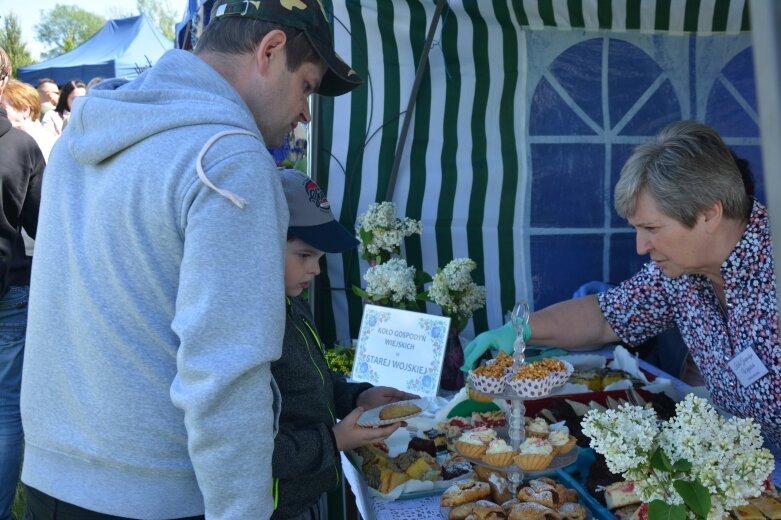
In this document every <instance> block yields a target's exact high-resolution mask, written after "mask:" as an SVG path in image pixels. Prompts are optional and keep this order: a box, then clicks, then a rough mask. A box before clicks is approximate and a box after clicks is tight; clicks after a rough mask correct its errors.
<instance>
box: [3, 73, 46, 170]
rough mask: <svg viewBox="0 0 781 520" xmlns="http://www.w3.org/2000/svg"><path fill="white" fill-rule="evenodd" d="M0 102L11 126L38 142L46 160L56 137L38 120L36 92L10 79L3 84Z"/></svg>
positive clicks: (38, 109) (38, 105) (24, 84)
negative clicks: (3, 88)
mask: <svg viewBox="0 0 781 520" xmlns="http://www.w3.org/2000/svg"><path fill="white" fill-rule="evenodd" d="M0 104H2V105H3V108H5V111H6V113H7V114H8V120H9V121H11V124H12V125H13V127H14V128H18V129H19V130H23V131H25V132H27V133H28V134H30V135H31V136H32V138H33V139H35V142H36V143H38V146H39V147H40V149H41V153H43V158H44V159H45V160H46V161H48V160H49V153H50V152H51V150H52V146H54V142H55V141H56V140H57V138H56V137H55V136H54V134H52V133H51V132H49V131H47V130H45V129H44V128H43V126H42V125H41V122H40V121H39V119H40V118H39V116H40V104H39V103H38V92H36V90H35V89H34V88H33V87H32V85H28V84H27V83H23V82H21V81H19V80H17V79H11V80H9V81H8V84H7V85H6V86H5V90H4V91H3V95H2V96H0Z"/></svg>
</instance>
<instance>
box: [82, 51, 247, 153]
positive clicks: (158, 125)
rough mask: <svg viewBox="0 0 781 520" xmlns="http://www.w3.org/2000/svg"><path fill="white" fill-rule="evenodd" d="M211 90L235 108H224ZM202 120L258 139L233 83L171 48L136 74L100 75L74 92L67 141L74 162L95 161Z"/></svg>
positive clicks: (200, 123)
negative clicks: (127, 77)
mask: <svg viewBox="0 0 781 520" xmlns="http://www.w3.org/2000/svg"><path fill="white" fill-rule="evenodd" d="M215 96H219V97H221V98H225V99H227V100H229V101H230V102H231V103H232V104H234V105H235V107H236V110H225V104H224V103H215V102H214V100H215ZM204 123H213V124H215V125H229V126H233V127H236V129H237V130H243V131H245V132H248V133H252V134H253V135H255V136H257V137H258V138H259V139H260V140H261V141H262V137H261V135H260V131H259V130H258V127H257V125H256V124H255V120H254V118H253V116H252V113H251V112H250V111H249V108H248V107H247V105H246V103H244V100H242V98H241V97H240V96H239V93H238V92H237V91H236V89H235V88H233V86H232V85H231V84H230V83H228V81H227V80H225V79H224V78H223V77H222V76H221V75H220V74H218V73H217V71H215V70H214V69H213V68H212V67H211V66H209V65H208V64H207V63H206V62H204V61H203V60H201V59H200V58H198V57H197V56H195V55H194V54H192V53H190V52H187V51H182V50H171V51H168V52H167V53H166V54H165V55H163V57H162V58H160V60H159V61H158V62H157V64H156V65H155V66H154V67H152V68H150V69H147V70H146V71H144V72H143V73H142V74H141V75H139V76H138V77H137V78H136V79H134V80H132V81H127V80H121V79H115V80H110V81H104V82H103V83H101V84H99V85H97V86H95V87H94V88H93V89H91V90H90V92H89V94H88V95H87V96H81V97H79V98H77V99H76V100H75V102H74V106H73V110H72V112H71V116H70V120H69V122H68V132H69V133H70V134H71V138H70V139H69V140H68V146H69V149H70V152H71V154H72V155H73V157H74V158H75V159H76V160H77V161H79V162H80V163H82V164H90V165H98V164H100V163H101V162H103V161H105V160H106V159H108V158H110V157H112V156H113V155H115V154H117V153H119V152H121V151H123V150H125V149H127V148H130V147H131V146H133V145H134V144H136V143H138V142H140V141H142V140H144V139H146V138H147V137H150V136H152V135H155V134H158V133H161V132H165V131H166V130H170V129H173V128H180V127H183V126H190V125H202V124H204ZM242 133H244V132H242Z"/></svg>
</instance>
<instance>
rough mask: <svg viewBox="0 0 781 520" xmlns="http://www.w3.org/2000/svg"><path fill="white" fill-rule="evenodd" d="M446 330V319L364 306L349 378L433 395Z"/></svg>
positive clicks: (440, 367) (426, 395)
mask: <svg viewBox="0 0 781 520" xmlns="http://www.w3.org/2000/svg"><path fill="white" fill-rule="evenodd" d="M449 328H450V318H447V317H442V316H434V315H431V314H424V313H421V312H412V311H403V310H400V309H392V308H389V307H379V306H377V305H366V306H365V307H364V309H363V319H362V320H361V330H360V333H359V335H358V347H357V348H356V351H355V362H354V363H353V373H352V378H353V379H354V380H355V381H367V382H369V383H371V384H373V385H375V386H377V385H380V386H391V387H393V388H398V389H399V390H404V391H405V392H410V393H413V394H417V395H419V396H421V397H431V396H435V395H437V390H438V388H439V376H440V374H441V373H442V363H443V361H444V359H445V345H446V343H447V332H448V329H449Z"/></svg>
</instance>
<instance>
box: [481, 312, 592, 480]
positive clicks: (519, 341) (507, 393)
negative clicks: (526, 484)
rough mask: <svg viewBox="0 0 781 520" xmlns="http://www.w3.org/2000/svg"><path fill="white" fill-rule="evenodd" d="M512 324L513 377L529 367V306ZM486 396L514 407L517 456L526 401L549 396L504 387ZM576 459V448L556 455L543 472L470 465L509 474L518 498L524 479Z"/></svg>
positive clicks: (510, 424) (512, 438) (512, 433)
mask: <svg viewBox="0 0 781 520" xmlns="http://www.w3.org/2000/svg"><path fill="white" fill-rule="evenodd" d="M511 320H512V322H513V325H514V327H515V330H516V333H517V334H516V338H515V342H514V343H513V367H512V372H513V373H514V372H515V371H516V370H518V368H520V367H521V366H522V365H524V364H525V363H526V356H525V351H526V342H525V341H524V340H523V329H524V328H525V327H526V324H527V323H528V321H529V307H528V305H527V304H526V302H523V301H522V302H519V303H517V304H516V305H515V308H514V309H513V311H512V316H511ZM486 395H490V396H491V397H493V398H495V399H505V400H508V401H510V403H511V408H510V416H509V417H508V421H507V423H508V428H507V429H508V437H509V438H510V444H511V446H512V447H513V450H515V451H516V452H518V449H519V448H520V446H521V444H522V443H523V441H524V440H525V439H526V427H525V422H524V416H525V413H526V406H525V405H524V401H525V400H526V399H541V398H544V397H547V395H540V396H537V397H533V398H528V397H523V396H521V395H518V394H517V393H516V392H515V390H513V388H512V387H510V386H509V385H506V386H505V389H504V391H503V392H502V393H498V394H492V393H487V394H486ZM577 458H578V447H577V446H574V447H573V448H572V450H570V451H569V452H567V453H564V454H561V455H556V456H555V457H554V458H553V460H552V461H551V463H550V464H549V465H548V467H547V468H545V469H543V470H540V471H524V470H523V469H521V468H519V467H518V466H517V465H516V464H512V465H511V466H508V467H498V466H492V465H490V464H486V463H485V462H483V461H482V460H480V459H472V458H470V459H469V460H470V462H472V463H474V464H478V465H480V466H485V467H488V468H491V469H494V470H498V471H506V472H507V474H508V476H509V480H510V483H511V484H512V490H513V494H515V493H516V492H517V491H518V489H519V488H520V485H521V482H522V481H523V479H524V477H525V476H529V477H535V476H541V475H543V474H546V473H548V472H550V471H553V470H556V469H558V468H563V467H565V466H569V465H570V464H572V463H573V462H575V460H577Z"/></svg>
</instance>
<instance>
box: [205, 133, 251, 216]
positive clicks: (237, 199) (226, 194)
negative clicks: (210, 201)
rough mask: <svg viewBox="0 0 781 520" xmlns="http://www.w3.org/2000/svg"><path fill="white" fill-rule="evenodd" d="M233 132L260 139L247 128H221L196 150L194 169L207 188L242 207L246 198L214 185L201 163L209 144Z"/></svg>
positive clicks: (209, 146) (245, 202) (245, 203)
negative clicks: (220, 130) (221, 129)
mask: <svg viewBox="0 0 781 520" xmlns="http://www.w3.org/2000/svg"><path fill="white" fill-rule="evenodd" d="M234 134H244V135H250V136H252V137H254V138H255V139H258V141H260V139H259V138H258V136H257V135H256V134H253V133H252V132H250V131H249V130H223V131H222V132H219V133H216V134H214V135H213V136H212V137H211V139H209V140H208V141H206V144H204V145H203V148H201V151H200V152H198V159H197V160H196V161H195V169H196V171H197V172H198V178H199V179H201V182H203V183H204V184H205V185H206V186H208V187H209V188H211V189H213V190H214V191H216V192H217V193H219V194H220V195H222V196H223V197H225V198H226V199H228V200H229V201H231V202H232V203H233V204H235V205H236V207H239V208H243V207H244V206H246V205H247V199H245V198H243V197H240V196H238V195H236V194H235V193H233V192H230V191H228V190H223V189H221V188H218V187H217V186H215V185H214V183H213V182H212V181H210V180H209V178H208V177H207V176H206V173H204V171H203V164H202V161H203V158H204V156H205V155H206V152H208V151H209V148H211V146H212V145H213V144H214V143H215V142H217V140H218V139H219V138H221V137H224V136H226V135H234Z"/></svg>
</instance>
